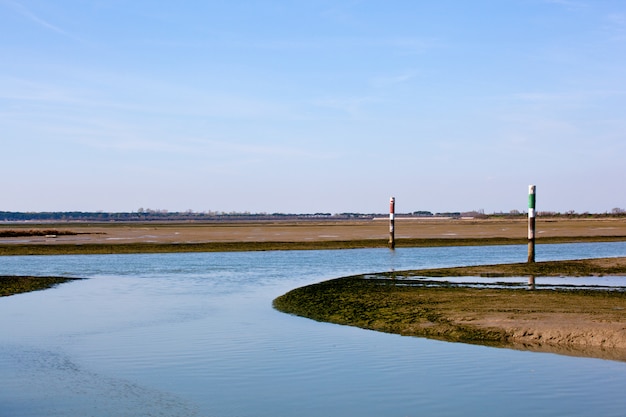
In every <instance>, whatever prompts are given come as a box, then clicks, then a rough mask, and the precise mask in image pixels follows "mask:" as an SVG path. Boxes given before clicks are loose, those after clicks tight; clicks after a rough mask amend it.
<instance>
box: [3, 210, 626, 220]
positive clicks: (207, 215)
mask: <svg viewBox="0 0 626 417" xmlns="http://www.w3.org/2000/svg"><path fill="white" fill-rule="evenodd" d="M526 215H527V213H525V212H522V211H518V210H511V211H509V212H499V213H492V214H485V212H484V210H472V211H466V212H439V213H433V212H431V211H427V210H418V211H414V212H411V213H396V216H397V217H448V218H463V217H472V218H493V217H500V218H501V217H523V216H526ZM537 215H538V216H539V217H565V218H585V217H626V210H623V209H621V208H614V209H612V210H611V211H610V212H606V213H588V212H584V213H577V212H575V211H574V210H570V211H567V212H565V213H560V212H553V211H539V212H538V213H537ZM386 216H388V213H350V212H346V213H335V214H331V213H322V212H318V213H304V214H302V213H301V214H294V213H250V212H228V213H225V212H213V211H209V212H194V211H192V210H188V211H184V212H170V211H167V210H152V209H139V210H138V211H136V212H115V213H107V212H100V211H98V212H86V211H59V212H13V211H0V222H27V221H29V222H37V221H39V222H69V221H81V222H146V221H236V220H240V221H260V220H321V219H328V220H350V219H362V220H367V219H373V218H380V217H386Z"/></svg>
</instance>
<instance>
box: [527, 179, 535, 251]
mask: <svg viewBox="0 0 626 417" xmlns="http://www.w3.org/2000/svg"><path fill="white" fill-rule="evenodd" d="M528 262H535V186H534V185H529V186H528Z"/></svg>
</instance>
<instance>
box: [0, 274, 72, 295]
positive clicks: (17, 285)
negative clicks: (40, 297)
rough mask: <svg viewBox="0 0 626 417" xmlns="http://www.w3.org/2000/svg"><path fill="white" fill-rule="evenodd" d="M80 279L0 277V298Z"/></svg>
mask: <svg viewBox="0 0 626 417" xmlns="http://www.w3.org/2000/svg"><path fill="white" fill-rule="evenodd" d="M77 279H80V278H66V277H32V276H0V297H6V296H9V295H15V294H20V293H24V292H30V291H39V290H45V289H48V288H51V287H54V286H56V285H59V284H62V283H64V282H68V281H73V280H77Z"/></svg>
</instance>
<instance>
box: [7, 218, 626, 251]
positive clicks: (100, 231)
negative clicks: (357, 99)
mask: <svg viewBox="0 0 626 417" xmlns="http://www.w3.org/2000/svg"><path fill="white" fill-rule="evenodd" d="M395 229H396V232H395V237H396V247H403V246H405V247H408V246H441V245H478V244H507V243H523V242H526V238H527V222H526V220H525V219H514V220H510V219H507V220H502V219H487V220H471V219H463V220H461V219H402V218H399V219H396V224H395ZM536 230H537V243H542V242H543V243H556V242H570V241H571V242H573V241H594V240H595V241H597V240H604V241H606V240H626V219H624V218H598V219H562V218H559V219H542V218H539V219H537V226H536ZM388 239H389V227H388V222H387V221H385V220H367V221H347V220H342V221H330V220H327V221H302V222H294V221H277V222H232V223H223V222H216V223H192V222H164V223H152V222H149V223H93V224H87V223H55V224H51V223H45V224H31V223H28V224H1V225H0V254H4V255H11V254H38V253H44V254H52V253H136V252H180V251H230V250H272V249H320V248H322V249H323V248H328V249H335V248H351V247H383V246H386V244H387V242H388Z"/></svg>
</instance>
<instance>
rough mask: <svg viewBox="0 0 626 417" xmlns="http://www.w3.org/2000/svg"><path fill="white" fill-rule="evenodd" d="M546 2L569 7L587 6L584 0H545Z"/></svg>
mask: <svg viewBox="0 0 626 417" xmlns="http://www.w3.org/2000/svg"><path fill="white" fill-rule="evenodd" d="M544 1H545V2H546V3H551V4H558V5H560V6H565V7H568V8H581V7H586V6H587V3H586V2H584V1H577V0H544Z"/></svg>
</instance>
